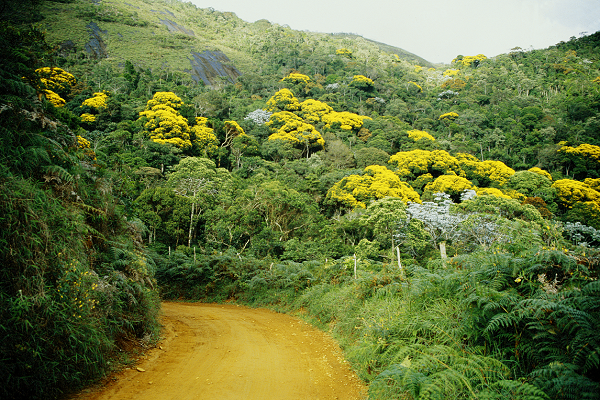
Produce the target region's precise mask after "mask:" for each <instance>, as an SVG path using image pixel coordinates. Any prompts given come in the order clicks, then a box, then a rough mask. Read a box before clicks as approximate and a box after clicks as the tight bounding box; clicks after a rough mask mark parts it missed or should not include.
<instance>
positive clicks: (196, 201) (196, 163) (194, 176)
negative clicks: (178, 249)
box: [167, 157, 231, 247]
mask: <svg viewBox="0 0 600 400" xmlns="http://www.w3.org/2000/svg"><path fill="white" fill-rule="evenodd" d="M230 181H231V177H230V175H229V172H228V171H227V170H226V169H224V168H217V167H216V165H215V163H214V162H213V161H212V160H209V159H206V158H198V157H187V158H184V159H183V160H181V161H180V162H179V164H177V165H176V166H174V167H173V172H171V173H170V174H169V176H168V178H167V185H168V186H169V187H171V188H172V189H173V191H174V192H175V193H177V194H178V195H180V196H182V197H185V198H187V199H188V200H189V201H190V203H191V210H190V217H189V220H190V224H189V229H188V247H190V246H191V245H192V236H193V231H194V227H195V225H196V223H197V222H198V217H199V216H200V215H201V214H202V212H203V211H204V210H206V209H207V208H209V207H211V206H212V205H213V204H214V202H215V201H216V200H217V198H218V196H220V195H224V194H226V192H227V191H228V190H229V185H230Z"/></svg>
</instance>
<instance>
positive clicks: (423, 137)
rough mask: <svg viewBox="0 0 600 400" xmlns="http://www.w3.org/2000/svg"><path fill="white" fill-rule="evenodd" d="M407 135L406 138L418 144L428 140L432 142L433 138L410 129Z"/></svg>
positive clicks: (423, 132) (422, 132)
mask: <svg viewBox="0 0 600 400" xmlns="http://www.w3.org/2000/svg"><path fill="white" fill-rule="evenodd" d="M406 133H407V134H408V137H409V138H411V139H412V140H414V141H415V142H418V141H419V140H424V141H427V140H430V141H434V140H435V138H434V137H433V136H431V135H430V134H429V133H427V132H425V131H419V130H417V129H412V130H410V131H407V132H406Z"/></svg>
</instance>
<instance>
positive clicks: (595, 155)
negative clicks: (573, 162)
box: [558, 143, 600, 162]
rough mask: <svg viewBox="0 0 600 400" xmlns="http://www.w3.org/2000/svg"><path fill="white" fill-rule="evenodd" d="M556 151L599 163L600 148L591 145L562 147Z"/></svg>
mask: <svg viewBox="0 0 600 400" xmlns="http://www.w3.org/2000/svg"><path fill="white" fill-rule="evenodd" d="M558 151H559V152H564V153H566V154H572V155H576V156H579V157H582V158H587V159H590V160H594V161H596V162H600V146H594V145H593V144H587V143H583V144H580V145H579V146H577V147H571V146H563V147H561V148H560V150H558Z"/></svg>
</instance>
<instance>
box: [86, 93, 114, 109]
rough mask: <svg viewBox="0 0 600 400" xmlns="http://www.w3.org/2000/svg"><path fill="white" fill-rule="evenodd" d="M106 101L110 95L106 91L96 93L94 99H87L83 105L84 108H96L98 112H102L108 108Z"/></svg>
mask: <svg viewBox="0 0 600 400" xmlns="http://www.w3.org/2000/svg"><path fill="white" fill-rule="evenodd" d="M106 100H108V93H107V92H106V91H103V92H98V93H94V95H93V96H92V97H90V98H89V99H85V100H84V101H83V103H81V105H82V106H84V107H90V108H94V109H96V110H100V109H103V108H106Z"/></svg>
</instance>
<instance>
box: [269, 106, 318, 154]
mask: <svg viewBox="0 0 600 400" xmlns="http://www.w3.org/2000/svg"><path fill="white" fill-rule="evenodd" d="M266 125H267V126H268V127H269V128H270V129H271V132H272V133H271V135H270V136H269V140H270V141H271V140H273V141H275V140H282V141H285V142H288V143H290V144H292V145H293V146H294V147H297V148H301V149H302V150H303V153H306V157H307V158H308V157H309V156H310V150H311V148H313V147H318V148H323V146H324V145H325V140H324V139H323V137H322V136H321V133H320V132H319V131H318V130H317V129H316V128H315V127H314V126H313V125H312V124H309V123H307V122H305V121H304V120H303V119H302V118H300V117H299V116H297V115H296V114H294V113H291V112H289V111H281V112H276V113H273V115H271V118H270V119H269V122H267V123H266Z"/></svg>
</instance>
